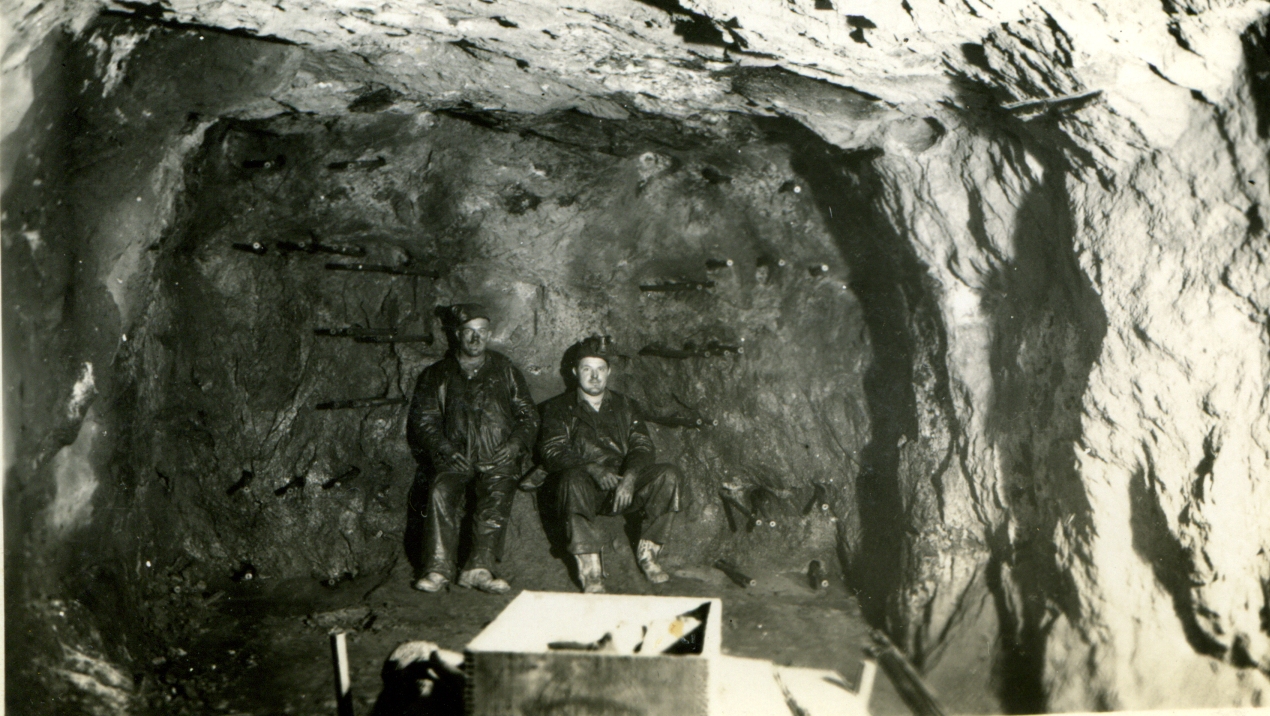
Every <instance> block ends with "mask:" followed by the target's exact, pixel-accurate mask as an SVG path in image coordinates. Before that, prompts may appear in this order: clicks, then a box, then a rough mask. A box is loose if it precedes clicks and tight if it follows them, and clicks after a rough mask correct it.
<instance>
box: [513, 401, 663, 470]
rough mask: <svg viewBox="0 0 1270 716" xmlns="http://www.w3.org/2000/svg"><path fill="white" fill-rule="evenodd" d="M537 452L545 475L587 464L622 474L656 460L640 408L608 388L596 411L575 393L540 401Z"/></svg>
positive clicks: (586, 465) (587, 465)
mask: <svg viewBox="0 0 1270 716" xmlns="http://www.w3.org/2000/svg"><path fill="white" fill-rule="evenodd" d="M538 451H539V453H540V455H541V456H542V462H543V467H545V468H546V469H547V472H550V473H555V472H560V471H561V470H567V469H569V468H572V467H590V466H599V467H601V468H604V469H606V470H611V471H613V472H619V473H627V472H633V471H636V470H639V469H640V468H643V467H646V466H648V465H651V464H653V459H654V457H655V456H656V450H655V448H654V447H653V440H652V438H650V437H649V436H648V426H647V425H645V424H644V417H643V413H642V411H640V409H639V404H638V403H636V402H635V401H634V400H632V399H631V398H628V397H626V396H625V395H622V394H621V393H616V392H614V391H612V390H610V391H608V394H607V395H605V396H604V402H603V403H601V404H600V411H599V412H598V413H597V412H596V411H595V410H594V409H593V408H592V407H591V406H590V405H589V404H588V403H587V402H586V401H585V400H583V399H581V398H579V397H578V391H577V390H576V389H574V390H570V391H568V392H566V393H564V394H562V395H557V396H556V397H554V398H552V399H551V400H548V401H547V402H546V403H544V404H543V407H542V432H541V433H540V434H539V440H538Z"/></svg>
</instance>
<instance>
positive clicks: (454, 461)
mask: <svg viewBox="0 0 1270 716" xmlns="http://www.w3.org/2000/svg"><path fill="white" fill-rule="evenodd" d="M438 313H440V314H441V318H442V322H443V324H444V325H445V327H446V329H447V332H448V333H449V336H450V339H451V343H450V345H451V349H450V352H449V353H447V354H446V355H445V357H444V358H442V359H441V360H439V361H437V362H436V363H433V364H432V365H430V366H428V367H427V368H426V369H424V371H423V373H422V374H421V375H420V376H419V380H418V382H417V383H416V384H415V392H414V398H413V400H411V402H410V416H409V418H408V420H407V424H406V438H407V441H408V442H409V443H410V449H411V451H412V452H413V453H414V456H415V459H416V460H418V461H419V462H420V464H421V465H422V464H424V463H425V462H426V461H428V460H431V462H432V464H433V466H434V467H435V469H436V474H435V476H434V477H433V479H432V484H431V486H430V487H429V490H428V509H427V514H426V524H425V526H424V553H423V558H424V568H423V577H422V578H421V579H418V580H416V581H415V583H414V587H415V589H419V590H421V591H425V592H436V591H439V590H440V589H441V588H442V587H444V586H445V584H446V583H447V582H449V580H450V575H451V574H453V573H454V569H455V566H456V565H455V560H456V554H455V553H456V552H457V550H458V543H459V526H460V525H461V524H462V521H463V507H464V502H465V498H466V495H467V489H468V487H469V486H470V485H472V484H473V483H475V490H476V514H475V518H474V519H473V526H472V531H473V534H472V553H471V555H470V556H469V557H468V559H467V564H466V565H465V566H464V569H463V572H462V573H461V574H460V575H459V581H458V583H459V586H461V587H470V588H476V589H480V590H482V591H486V592H493V593H495V594H503V593H506V592H508V591H510V590H511V585H509V584H508V583H507V582H506V581H504V580H502V579H497V578H495V577H494V576H493V574H492V573H491V572H490V568H491V567H493V562H494V559H495V557H496V556H497V553H499V552H500V551H501V548H502V539H503V530H504V529H505V528H506V526H507V519H508V516H509V515H510V513H511V507H512V500H513V499H514V498H515V495H516V482H517V480H518V479H519V477H520V473H521V470H520V466H521V459H522V457H524V456H527V455H529V454H530V451H531V450H532V448H533V444H534V438H535V436H536V435H537V432H538V411H537V410H536V409H535V407H534V401H533V398H532V397H531V396H530V394H529V386H528V385H527V384H526V383H525V378H524V376H522V375H521V374H520V371H519V370H517V369H516V367H515V366H514V365H512V362H511V361H510V360H508V359H507V357H506V356H504V355H502V354H500V353H496V352H494V351H491V350H487V346H488V343H489V337H490V321H489V314H488V312H486V310H485V309H484V307H482V306H480V305H478V304H474V303H467V304H457V305H454V306H448V307H445V308H441V309H438Z"/></svg>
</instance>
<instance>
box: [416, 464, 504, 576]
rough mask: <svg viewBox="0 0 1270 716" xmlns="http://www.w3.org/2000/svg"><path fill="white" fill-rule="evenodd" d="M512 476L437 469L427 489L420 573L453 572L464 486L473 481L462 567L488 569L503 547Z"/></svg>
mask: <svg viewBox="0 0 1270 716" xmlns="http://www.w3.org/2000/svg"><path fill="white" fill-rule="evenodd" d="M516 480H517V478H516V477H515V476H513V475H487V474H480V475H478V474H477V473H475V472H441V473H438V474H437V475H436V477H435V478H433V480H432V485H431V486H430V487H429V488H428V511H427V523H426V525H425V526H424V537H423V563H424V570H423V573H424V574H428V573H430V572H437V573H439V574H444V575H446V576H447V577H449V576H451V575H452V574H454V568H455V566H456V565H455V562H456V561H457V559H458V554H457V553H458V549H459V529H460V528H461V526H462V525H463V508H464V506H465V503H466V501H467V489H468V487H469V486H470V485H472V484H473V482H475V487H476V514H475V515H474V518H473V520H472V553H471V554H470V555H469V556H468V558H467V565H466V566H465V567H464V569H482V568H483V569H491V568H492V567H493V565H494V559H495V558H496V557H498V556H501V552H502V550H503V532H504V530H506V528H507V520H508V517H509V516H510V515H511V512H512V500H514V499H515V498H516Z"/></svg>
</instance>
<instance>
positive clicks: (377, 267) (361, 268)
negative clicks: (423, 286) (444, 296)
mask: <svg viewBox="0 0 1270 716" xmlns="http://www.w3.org/2000/svg"><path fill="white" fill-rule="evenodd" d="M326 269H327V270H328V271H356V272H360V273H386V274H392V275H395V276H421V277H423V278H431V279H437V278H440V277H441V274H439V273H437V272H436V271H433V270H432V269H425V268H415V267H413V266H386V265H383V264H364V263H340V262H332V263H328V264H327V265H326Z"/></svg>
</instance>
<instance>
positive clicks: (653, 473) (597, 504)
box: [559, 464, 681, 554]
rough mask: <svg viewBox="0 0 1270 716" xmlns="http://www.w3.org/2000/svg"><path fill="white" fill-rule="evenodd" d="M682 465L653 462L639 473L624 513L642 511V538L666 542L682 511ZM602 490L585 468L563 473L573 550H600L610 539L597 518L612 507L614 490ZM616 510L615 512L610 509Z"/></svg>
mask: <svg viewBox="0 0 1270 716" xmlns="http://www.w3.org/2000/svg"><path fill="white" fill-rule="evenodd" d="M680 479H681V478H680V476H679V468H677V467H675V466H674V465H667V464H657V465H649V466H648V467H645V468H643V469H642V470H640V471H639V472H638V473H637V474H636V477H635V494H634V496H633V497H632V498H631V504H630V505H629V506H627V508H626V509H625V510H623V511H622V514H628V515H629V514H633V513H636V512H638V513H640V531H639V535H640V539H646V540H651V541H653V542H656V543H657V544H666V540H667V539H669V537H670V525H671V521H672V520H673V519H674V516H675V513H676V512H678V511H679V482H680ZM615 491H616V490H602V489H600V486H599V485H597V484H595V480H594V479H593V478H592V477H591V476H590V475H589V474H587V471H586V470H585V469H583V468H580V467H577V468H571V469H569V470H565V471H563V472H561V473H560V493H559V494H560V502H561V515H562V516H563V517H564V518H565V525H566V530H567V532H568V536H569V548H568V549H569V553H570V554H592V553H596V552H599V551H600V550H601V549H602V548H603V547H604V543H605V542H606V540H605V539H604V537H603V535H601V534H600V531H599V530H598V529H597V528H596V526H595V524H594V522H595V517H596V515H597V514H604V513H602V512H601V510H607V509H611V507H612V504H613V493H614V492H615ZM607 514H612V513H607Z"/></svg>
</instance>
